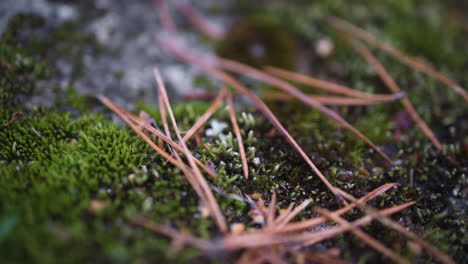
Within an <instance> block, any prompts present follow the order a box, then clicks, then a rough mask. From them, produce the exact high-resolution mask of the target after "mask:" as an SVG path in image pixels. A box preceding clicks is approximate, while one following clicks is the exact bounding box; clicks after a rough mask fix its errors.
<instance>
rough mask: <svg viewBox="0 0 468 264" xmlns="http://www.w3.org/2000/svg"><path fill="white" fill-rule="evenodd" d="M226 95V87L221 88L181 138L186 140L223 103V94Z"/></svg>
mask: <svg viewBox="0 0 468 264" xmlns="http://www.w3.org/2000/svg"><path fill="white" fill-rule="evenodd" d="M225 95H226V88H225V87H223V88H221V91H220V92H219V93H218V95H217V96H216V98H215V99H214V101H213V103H212V104H211V105H210V107H209V108H208V110H206V112H205V113H204V114H203V115H202V116H201V117H200V118H199V119H198V120H197V121H196V122H195V124H194V125H193V126H192V127H191V128H190V129H189V130H188V131H187V134H185V136H184V138H183V140H184V141H185V142H187V141H188V140H189V139H190V138H191V137H192V136H193V135H194V134H195V133H196V132H197V131H198V130H199V129H200V128H201V127H202V126H203V125H204V124H205V123H206V121H208V119H210V117H211V116H212V115H213V114H214V112H215V111H216V110H217V109H218V108H219V106H220V105H221V104H222V103H223V99H224V96H225Z"/></svg>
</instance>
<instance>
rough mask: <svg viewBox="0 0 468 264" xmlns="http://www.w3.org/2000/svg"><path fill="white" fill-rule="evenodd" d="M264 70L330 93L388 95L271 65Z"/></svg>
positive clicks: (382, 96)
mask: <svg viewBox="0 0 468 264" xmlns="http://www.w3.org/2000/svg"><path fill="white" fill-rule="evenodd" d="M265 71H266V72H268V73H271V74H273V75H276V76H278V77H281V78H284V79H288V80H292V81H295V82H298V83H302V84H306V85H309V86H312V87H316V88H319V89H322V90H325V91H327V92H331V93H338V94H343V95H348V96H352V97H357V98H369V99H370V98H372V99H384V100H385V99H387V98H388V97H389V95H386V94H371V93H365V92H361V91H358V90H354V89H352V88H349V87H347V86H344V85H341V84H337V83H333V82H330V81H324V80H320V79H317V78H313V77H310V76H306V75H303V74H300V73H296V72H290V71H286V70H283V69H279V68H275V67H271V66H266V67H265Z"/></svg>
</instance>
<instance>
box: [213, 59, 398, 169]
mask: <svg viewBox="0 0 468 264" xmlns="http://www.w3.org/2000/svg"><path fill="white" fill-rule="evenodd" d="M217 64H218V65H220V67H222V68H224V69H226V70H229V71H233V72H236V73H241V74H245V75H248V76H250V77H252V78H255V79H258V80H260V81H262V82H265V83H268V84H271V85H273V86H275V87H278V88H279V89H281V90H283V91H285V92H287V93H288V94H290V95H292V96H294V97H295V98H297V99H298V100H300V101H301V102H303V103H305V104H307V105H308V106H310V107H312V108H315V109H317V110H318V111H320V112H321V113H322V114H324V115H325V116H327V117H329V118H331V119H333V120H334V121H335V122H337V123H338V124H339V125H341V126H343V127H344V128H346V129H347V130H349V131H350V132H351V133H353V134H354V135H355V136H356V137H357V138H359V139H361V140H363V141H365V142H366V143H367V144H368V145H369V146H370V147H371V148H373V149H374V150H375V151H376V152H377V153H378V154H379V155H380V156H382V158H384V159H385V160H386V161H387V162H388V163H389V164H392V163H393V162H392V160H391V159H390V158H389V157H388V156H387V155H386V154H385V153H383V152H382V151H381V150H380V149H379V148H378V147H377V146H376V145H375V144H374V143H373V142H372V141H370V139H368V138H367V137H366V136H365V135H364V134H362V133H361V132H360V131H359V130H357V129H356V128H355V127H353V126H352V125H351V124H349V123H348V122H347V121H346V120H344V119H343V118H342V117H341V116H340V115H339V114H338V113H336V112H335V111H332V110H331V109H329V108H327V107H326V106H324V105H322V104H321V103H319V102H317V101H315V100H314V99H312V98H310V97H309V96H307V95H306V94H304V93H303V92H302V91H301V90H299V89H298V88H296V87H294V86H292V85H290V84H289V83H287V82H284V81H282V80H280V79H277V78H275V77H273V76H271V75H268V74H267V73H265V72H262V71H259V70H257V69H255V68H253V67H250V66H248V65H245V64H242V63H239V62H236V61H232V60H228V59H223V58H218V59H217Z"/></svg>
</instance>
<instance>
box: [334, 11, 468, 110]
mask: <svg viewBox="0 0 468 264" xmlns="http://www.w3.org/2000/svg"><path fill="white" fill-rule="evenodd" d="M329 23H330V24H331V25H332V26H333V27H335V28H336V29H338V30H340V31H342V32H345V33H347V34H349V35H352V36H355V37H358V38H360V39H362V40H364V41H366V42H367V43H369V44H370V45H372V46H374V47H376V48H378V49H380V50H382V51H384V52H386V53H387V54H389V55H390V56H392V57H394V58H395V59H397V60H399V61H400V62H402V63H404V64H406V65H408V66H410V67H412V68H413V69H416V70H418V71H420V72H423V73H425V74H427V75H429V76H432V77H434V78H436V79H438V80H439V81H440V82H442V83H444V84H446V85H448V86H449V87H450V88H452V89H453V90H454V91H455V92H457V93H458V94H460V95H461V96H462V97H463V98H464V99H465V101H466V102H468V92H466V91H465V90H464V89H463V88H462V87H461V85H459V84H458V83H456V82H455V81H453V80H451V79H449V78H448V77H447V76H445V75H443V74H442V73H440V72H438V71H436V70H435V69H434V68H432V67H431V66H429V65H427V64H425V63H423V62H421V61H419V60H417V59H415V58H412V57H410V56H408V55H406V54H404V53H402V52H401V51H399V50H397V49H395V48H393V47H391V46H389V45H387V44H385V43H382V42H381V41H379V40H378V39H377V38H376V37H374V36H372V35H371V34H369V33H367V32H366V31H364V30H362V29H360V28H358V27H356V26H354V25H353V24H351V23H349V22H347V21H345V20H342V19H339V18H337V17H330V18H329Z"/></svg>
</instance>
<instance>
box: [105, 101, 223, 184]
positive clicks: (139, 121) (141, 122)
mask: <svg viewBox="0 0 468 264" xmlns="http://www.w3.org/2000/svg"><path fill="white" fill-rule="evenodd" d="M108 101H109V104H112V105H113V106H114V107H115V108H116V109H118V110H119V111H120V112H121V113H122V114H124V115H126V116H127V117H128V118H129V119H130V120H132V121H133V122H135V123H136V124H138V125H139V126H141V127H143V128H144V129H146V130H148V131H149V132H151V133H153V134H154V135H155V136H156V137H158V138H159V139H161V140H163V141H164V142H165V143H166V144H169V145H170V146H171V147H173V148H174V149H176V150H177V151H179V152H184V150H183V149H182V147H181V146H180V145H179V144H177V143H176V142H174V141H173V140H172V139H170V138H168V137H167V136H166V135H164V134H163V133H162V132H161V131H159V130H157V129H156V128H154V127H152V126H150V125H148V123H146V122H145V121H144V120H142V119H141V118H139V117H137V116H135V115H134V114H132V113H130V112H128V111H127V110H125V109H124V108H122V107H120V106H118V105H116V104H115V103H113V102H111V101H110V100H108ZM193 158H194V159H195V162H196V163H197V164H198V166H200V167H201V168H202V169H203V170H204V171H205V172H206V173H208V175H210V176H211V177H213V178H216V177H217V175H216V173H215V172H214V171H213V170H211V169H209V168H208V167H207V166H206V165H205V164H203V163H202V162H201V161H199V160H198V159H197V158H195V157H193Z"/></svg>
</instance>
